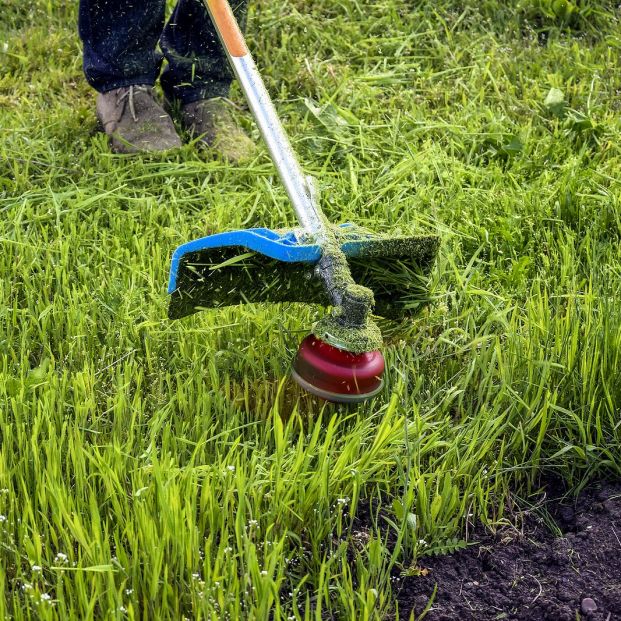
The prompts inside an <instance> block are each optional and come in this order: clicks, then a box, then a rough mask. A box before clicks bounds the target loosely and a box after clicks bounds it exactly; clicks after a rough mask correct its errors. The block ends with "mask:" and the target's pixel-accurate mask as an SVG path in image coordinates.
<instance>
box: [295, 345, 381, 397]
mask: <svg viewBox="0 0 621 621" xmlns="http://www.w3.org/2000/svg"><path fill="white" fill-rule="evenodd" d="M384 367H385V363H384V356H383V355H382V353H381V352H380V351H372V352H365V353H362V354H353V353H351V352H348V351H343V350H342V349H338V348H336V347H333V346H332V345H329V344H328V343H326V342H325V341H322V340H321V339H318V338H317V337H316V336H314V335H312V334H311V335H310V336H307V337H306V338H305V339H304V340H303V341H302V344H301V345H300V348H299V350H298V354H297V356H296V358H295V361H294V362H293V371H292V376H293V379H294V380H295V381H296V382H297V383H298V384H299V385H300V386H301V387H302V388H304V390H306V391H307V392H310V393H311V394H313V395H315V396H317V397H320V398H321V399H325V400H326V401H331V402H333V403H360V402H362V401H366V400H367V399H370V398H372V397H374V396H375V395H377V393H379V392H380V390H381V389H382V386H383V385H384V380H383V379H382V377H383V375H384Z"/></svg>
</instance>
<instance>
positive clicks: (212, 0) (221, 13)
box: [207, 0, 248, 58]
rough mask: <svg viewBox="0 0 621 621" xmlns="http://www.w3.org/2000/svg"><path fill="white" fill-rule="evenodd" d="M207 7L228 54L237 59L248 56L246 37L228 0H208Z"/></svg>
mask: <svg viewBox="0 0 621 621" xmlns="http://www.w3.org/2000/svg"><path fill="white" fill-rule="evenodd" d="M207 7H208V8H209V12H210V13H211V18H212V19H213V21H214V23H215V25H216V28H217V29H218V32H219V33H220V37H221V38H222V42H223V43H224V46H225V47H226V49H227V51H228V53H229V54H230V55H231V56H233V57H235V58H241V57H242V56H246V54H248V47H247V46H246V41H245V40H244V35H243V34H242V31H241V30H240V29H239V25H238V23H237V20H236V19H235V15H233V11H232V10H231V7H230V5H229V3H228V2H227V0H207Z"/></svg>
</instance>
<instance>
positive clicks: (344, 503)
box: [336, 497, 349, 505]
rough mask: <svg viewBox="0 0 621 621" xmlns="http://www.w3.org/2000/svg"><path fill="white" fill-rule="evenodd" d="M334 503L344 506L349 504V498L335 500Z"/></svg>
mask: <svg viewBox="0 0 621 621" xmlns="http://www.w3.org/2000/svg"><path fill="white" fill-rule="evenodd" d="M336 502H337V504H339V505H346V504H347V503H348V502H349V498H347V497H345V498H337V499H336Z"/></svg>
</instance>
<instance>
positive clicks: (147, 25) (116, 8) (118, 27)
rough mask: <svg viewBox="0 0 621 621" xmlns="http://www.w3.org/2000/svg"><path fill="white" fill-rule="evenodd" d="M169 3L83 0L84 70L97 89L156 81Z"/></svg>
mask: <svg viewBox="0 0 621 621" xmlns="http://www.w3.org/2000/svg"><path fill="white" fill-rule="evenodd" d="M165 6H166V1H165V0H136V1H135V2H128V1H127V0H80V12H79V22H78V26H79V32H80V37H81V38H82V41H83V43H84V73H85V75H86V79H87V80H88V82H89V84H90V85H91V86H92V87H93V88H95V89H96V90H98V91H100V92H105V91H109V90H112V89H114V88H119V87H121V86H129V85H130V84H150V85H153V84H154V83H155V80H156V79H157V76H158V75H159V72H160V67H161V64H162V56H161V54H160V53H158V52H157V51H156V47H157V42H158V39H159V38H160V36H161V34H162V28H163V27H164V10H165Z"/></svg>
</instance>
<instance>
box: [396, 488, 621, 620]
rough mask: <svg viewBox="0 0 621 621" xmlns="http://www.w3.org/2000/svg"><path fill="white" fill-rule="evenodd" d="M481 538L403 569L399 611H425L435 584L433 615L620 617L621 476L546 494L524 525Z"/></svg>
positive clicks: (478, 535)
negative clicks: (566, 493)
mask: <svg viewBox="0 0 621 621" xmlns="http://www.w3.org/2000/svg"><path fill="white" fill-rule="evenodd" d="M551 487H552V488H553V487H554V486H551ZM550 494H552V495H553V494H554V492H553V491H552V490H549V491H548V497H549V496H550ZM553 497H554V496H553ZM544 509H545V510H544ZM546 512H547V515H546ZM550 518H552V519H550ZM555 525H556V526H555ZM557 529H558V530H560V533H561V534H560V536H559V532H558V530H557ZM474 540H475V541H478V542H479V544H478V545H476V546H472V547H469V548H467V549H465V550H461V551H459V552H456V553H455V554H452V555H448V556H445V557H437V558H424V559H421V562H420V566H421V568H422V569H427V570H429V573H428V574H427V575H421V576H416V577H405V578H404V577H400V580H399V582H398V584H400V589H398V602H399V618H400V619H409V618H410V615H411V613H412V612H414V618H415V619H416V618H418V616H419V615H420V614H421V613H422V612H423V610H424V609H425V606H426V605H427V603H428V601H429V598H430V597H431V596H432V595H433V591H434V587H435V586H436V585H437V592H436V595H435V598H434V600H433V604H432V606H431V608H430V610H429V612H428V613H427V614H426V615H425V617H424V618H425V620H426V621H427V620H428V621H449V620H457V619H459V620H469V619H476V620H477V621H482V620H485V619H504V620H507V621H514V620H515V621H517V620H520V621H525V620H533V621H534V620H543V621H547V620H549V621H577V620H578V621H579V620H586V619H588V620H590V621H606V620H608V621H616V620H617V619H621V482H617V483H605V484H599V485H596V486H594V487H592V488H591V489H590V490H588V491H587V492H585V493H583V494H582V495H581V496H579V497H578V498H577V499H574V500H573V501H572V500H566V501H561V502H559V501H554V502H547V501H546V502H545V504H542V505H541V507H540V508H539V509H535V510H534V511H529V512H528V513H527V514H526V515H525V517H524V519H523V521H522V524H521V526H520V528H519V529H518V528H506V529H503V530H501V531H499V532H497V533H496V534H495V535H492V534H489V533H485V532H479V533H475V535H474Z"/></svg>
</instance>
